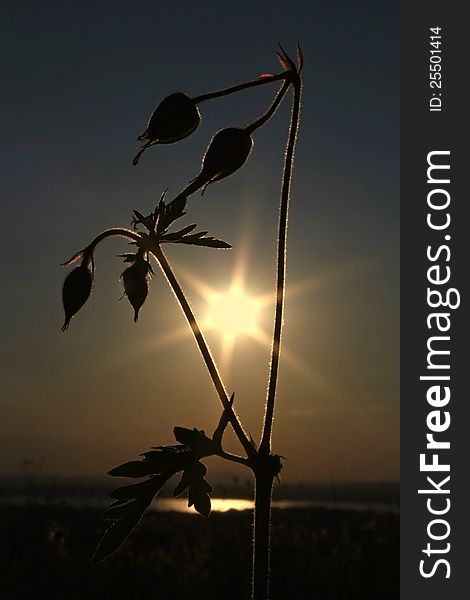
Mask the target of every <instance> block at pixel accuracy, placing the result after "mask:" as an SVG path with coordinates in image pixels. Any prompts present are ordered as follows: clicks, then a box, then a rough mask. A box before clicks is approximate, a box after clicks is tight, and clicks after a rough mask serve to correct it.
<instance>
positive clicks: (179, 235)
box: [164, 223, 197, 241]
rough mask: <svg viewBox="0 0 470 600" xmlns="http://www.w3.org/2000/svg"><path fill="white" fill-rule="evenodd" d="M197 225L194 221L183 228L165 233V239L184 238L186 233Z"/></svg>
mask: <svg viewBox="0 0 470 600" xmlns="http://www.w3.org/2000/svg"><path fill="white" fill-rule="evenodd" d="M196 227H197V225H196V223H194V224H193V225H188V226H187V227H184V228H183V229H180V230H179V231H174V232H172V233H167V234H166V235H165V238H164V239H165V240H168V241H174V240H178V239H180V238H182V237H183V236H184V235H186V234H187V233H190V232H191V231H192V230H193V229H195V228H196Z"/></svg>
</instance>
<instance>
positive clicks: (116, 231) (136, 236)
mask: <svg viewBox="0 0 470 600" xmlns="http://www.w3.org/2000/svg"><path fill="white" fill-rule="evenodd" d="M114 235H116V236H118V237H125V238H127V239H130V240H132V241H133V242H142V241H144V237H143V236H142V235H141V234H140V233H137V232H136V231H132V230H131V229H126V228H124V227H112V228H111V229H105V230H104V231H102V232H101V233H99V234H98V235H97V236H96V237H95V238H94V239H93V240H92V241H91V242H90V243H89V244H88V246H87V247H86V248H84V249H83V250H80V252H77V253H76V254H74V255H73V256H72V258H69V260H68V261H66V262H64V263H63V265H64V266H67V265H70V264H71V263H73V262H75V261H76V260H77V259H78V258H80V256H83V254H84V253H85V252H88V253H89V254H91V253H93V251H94V250H95V248H96V246H97V245H98V244H99V243H100V242H102V241H103V240H105V239H106V238H108V237H111V236H114Z"/></svg>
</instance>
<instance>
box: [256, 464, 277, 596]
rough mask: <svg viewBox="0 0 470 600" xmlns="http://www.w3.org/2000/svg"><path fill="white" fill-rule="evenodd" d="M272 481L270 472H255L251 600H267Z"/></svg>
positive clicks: (272, 476)
mask: <svg viewBox="0 0 470 600" xmlns="http://www.w3.org/2000/svg"><path fill="white" fill-rule="evenodd" d="M273 481H274V475H273V474H272V473H271V472H269V471H267V472H266V471H264V470H255V518H254V525H253V535H254V540H253V581H252V596H251V598H252V600H267V599H268V593H269V545H270V528H271V494H272V487H273Z"/></svg>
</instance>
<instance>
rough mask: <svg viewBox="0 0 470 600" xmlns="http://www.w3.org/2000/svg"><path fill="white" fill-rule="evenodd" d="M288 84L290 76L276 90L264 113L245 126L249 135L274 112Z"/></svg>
mask: <svg viewBox="0 0 470 600" xmlns="http://www.w3.org/2000/svg"><path fill="white" fill-rule="evenodd" d="M290 84H291V80H290V78H289V79H286V81H285V82H284V85H283V86H282V87H281V89H280V90H279V91H278V93H277V94H276V97H275V98H274V101H273V103H272V104H271V106H270V107H269V109H268V110H267V111H266V112H265V113H264V115H263V116H261V117H260V118H259V119H257V120H256V121H255V122H254V123H252V124H251V125H248V127H246V128H245V131H246V132H247V133H248V134H250V135H251V134H252V133H253V131H255V129H258V128H259V127H262V126H263V125H264V124H265V123H267V122H268V121H269V119H270V118H271V117H272V116H273V114H274V113H275V112H276V110H277V108H278V106H279V104H280V103H281V100H282V99H283V98H284V95H285V93H286V92H287V88H288V87H289V86H290Z"/></svg>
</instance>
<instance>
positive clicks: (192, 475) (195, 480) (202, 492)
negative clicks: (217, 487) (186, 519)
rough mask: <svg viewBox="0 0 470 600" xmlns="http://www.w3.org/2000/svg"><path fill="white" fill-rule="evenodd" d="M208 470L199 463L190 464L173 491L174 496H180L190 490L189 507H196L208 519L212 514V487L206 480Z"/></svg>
mask: <svg viewBox="0 0 470 600" xmlns="http://www.w3.org/2000/svg"><path fill="white" fill-rule="evenodd" d="M206 473H207V468H206V467H205V465H203V464H202V463H201V462H199V461H194V462H193V463H191V464H189V465H188V467H187V468H186V469H185V470H184V472H183V475H182V477H181V479H180V481H179V483H178V484H177V486H176V487H175V489H174V490H173V496H179V495H180V494H182V493H183V492H184V491H185V490H186V489H187V488H189V489H188V506H194V508H195V510H196V511H197V512H198V513H199V514H200V515H202V516H203V517H206V518H207V517H208V516H209V514H210V512H211V499H210V496H209V493H210V492H212V487H211V486H210V485H209V484H208V483H207V481H206V480H205V479H204V475H205V474H206Z"/></svg>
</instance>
